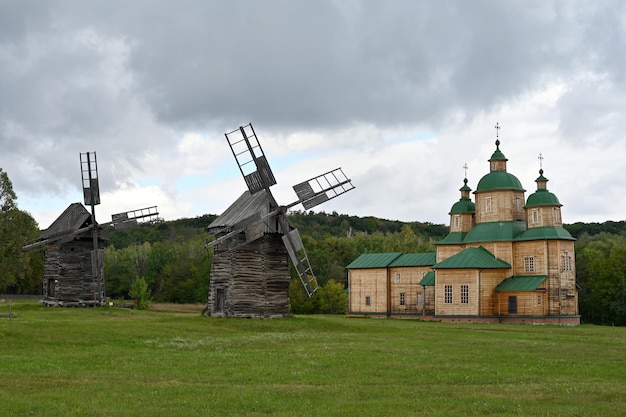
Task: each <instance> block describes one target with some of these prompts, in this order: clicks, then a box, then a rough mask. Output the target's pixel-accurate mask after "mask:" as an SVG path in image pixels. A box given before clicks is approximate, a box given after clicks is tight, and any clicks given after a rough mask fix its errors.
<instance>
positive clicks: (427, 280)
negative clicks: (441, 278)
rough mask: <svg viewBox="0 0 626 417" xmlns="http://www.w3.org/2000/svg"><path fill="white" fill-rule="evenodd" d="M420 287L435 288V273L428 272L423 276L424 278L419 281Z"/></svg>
mask: <svg viewBox="0 0 626 417" xmlns="http://www.w3.org/2000/svg"><path fill="white" fill-rule="evenodd" d="M420 285H422V286H424V287H434V286H435V271H429V272H427V273H426V275H424V278H422V280H421V281H420Z"/></svg>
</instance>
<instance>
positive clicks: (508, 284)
mask: <svg viewBox="0 0 626 417" xmlns="http://www.w3.org/2000/svg"><path fill="white" fill-rule="evenodd" d="M546 278H548V276H547V275H519V276H515V277H509V278H507V279H505V280H504V281H502V282H501V283H500V284H498V286H497V287H496V291H535V290H536V289H537V288H539V285H541V284H542V283H543V282H544V281H545V280H546Z"/></svg>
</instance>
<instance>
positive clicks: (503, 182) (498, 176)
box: [475, 171, 526, 193]
mask: <svg viewBox="0 0 626 417" xmlns="http://www.w3.org/2000/svg"><path fill="white" fill-rule="evenodd" d="M493 190H518V191H522V192H523V191H526V190H524V189H523V188H522V183H520V182H519V180H518V179H517V177H516V176H515V175H513V174H509V173H508V172H505V171H492V172H490V173H489V174H487V175H485V176H484V177H482V178H481V179H480V181H479V182H478V186H477V187H476V191H475V193H479V192H482V191H493Z"/></svg>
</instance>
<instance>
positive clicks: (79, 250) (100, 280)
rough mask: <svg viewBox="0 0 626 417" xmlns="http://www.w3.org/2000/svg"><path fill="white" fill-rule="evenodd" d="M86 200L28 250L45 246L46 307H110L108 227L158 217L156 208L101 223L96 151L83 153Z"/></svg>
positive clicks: (44, 280)
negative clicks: (106, 262)
mask: <svg viewBox="0 0 626 417" xmlns="http://www.w3.org/2000/svg"><path fill="white" fill-rule="evenodd" d="M80 165H81V174H82V181H83V196H84V201H85V205H86V206H90V208H91V213H89V211H87V209H86V208H85V206H83V205H82V204H80V203H72V204H70V205H69V207H68V208H67V209H65V211H64V212H63V213H62V214H61V215H60V216H59V217H58V218H57V219H56V220H55V221H54V222H53V223H52V225H50V227H49V228H47V229H46V230H44V231H42V232H41V234H40V235H39V238H38V239H37V240H36V241H35V242H33V243H31V244H29V245H27V246H25V247H24V248H23V249H24V250H33V249H36V248H41V247H44V248H45V250H46V253H45V263H44V278H43V299H42V303H43V304H44V305H48V306H64V307H76V306H81V307H86V306H100V305H104V304H105V302H106V292H105V288H104V261H103V259H104V255H103V254H104V244H105V241H106V240H107V236H106V233H105V232H104V231H103V227H104V226H113V227H115V228H122V227H128V226H132V225H135V224H138V223H141V222H152V221H154V220H156V219H157V218H158V214H159V213H158V212H157V208H156V206H152V207H147V208H143V209H139V210H132V211H127V212H124V213H118V214H114V215H112V216H111V217H112V219H111V221H110V222H107V223H100V224H98V222H97V221H96V210H95V206H97V205H98V204H100V186H99V182H98V163H97V159H96V153H95V152H86V153H81V154H80Z"/></svg>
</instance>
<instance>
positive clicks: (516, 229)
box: [464, 220, 526, 243]
mask: <svg viewBox="0 0 626 417" xmlns="http://www.w3.org/2000/svg"><path fill="white" fill-rule="evenodd" d="M525 230H526V222H524V221H521V220H516V221H508V222H486V223H478V224H476V225H475V226H474V227H472V230H470V231H469V232H468V233H467V235H466V236H465V239H464V242H465V243H470V242H496V241H511V240H515V239H516V238H517V237H518V236H519V235H520V234H522V233H523V232H524V231H525Z"/></svg>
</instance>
